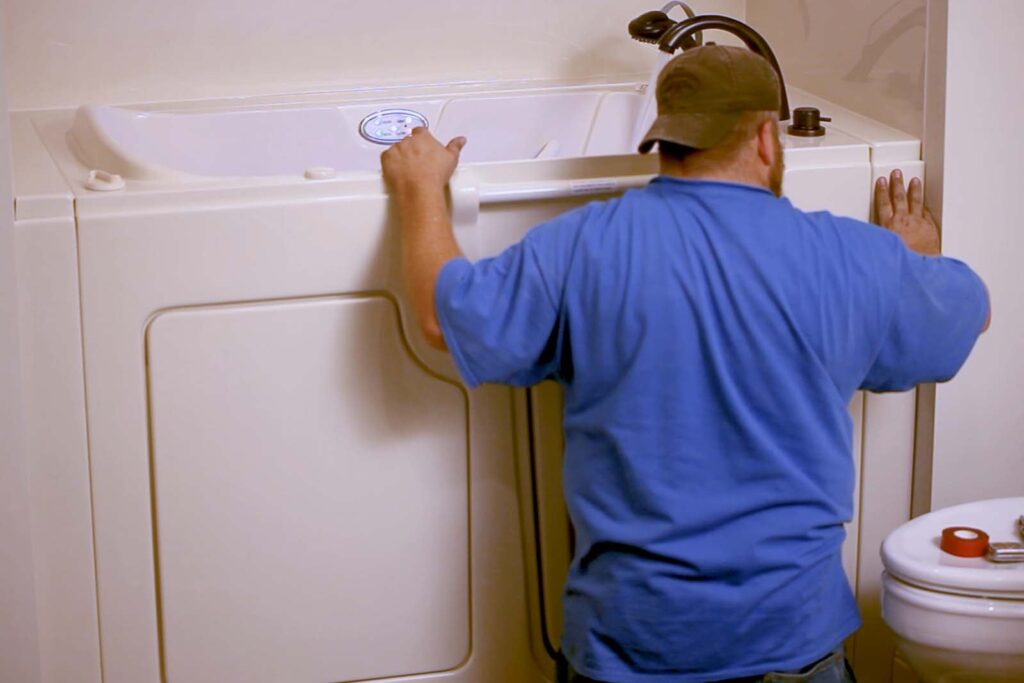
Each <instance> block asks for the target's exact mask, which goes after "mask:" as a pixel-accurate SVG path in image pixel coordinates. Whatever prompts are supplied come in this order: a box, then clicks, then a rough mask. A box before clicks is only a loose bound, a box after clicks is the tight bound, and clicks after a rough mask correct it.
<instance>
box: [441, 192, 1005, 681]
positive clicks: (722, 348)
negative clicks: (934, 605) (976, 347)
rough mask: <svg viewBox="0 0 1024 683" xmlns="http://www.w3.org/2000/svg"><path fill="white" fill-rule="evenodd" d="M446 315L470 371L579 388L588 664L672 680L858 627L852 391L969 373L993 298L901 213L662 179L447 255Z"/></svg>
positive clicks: (816, 645) (799, 652) (569, 484)
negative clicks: (464, 254) (848, 567)
mask: <svg viewBox="0 0 1024 683" xmlns="http://www.w3.org/2000/svg"><path fill="white" fill-rule="evenodd" d="M436 309H437V315H438V319H439V320H440V323H441V327H442V330H443V333H444V338H445V341H446V343H447V344H448V348H449V350H450V351H451V353H452V356H453V357H454V359H455V362H456V364H457V366H458V368H459V371H460V373H461V374H462V376H463V378H464V380H465V381H466V383H467V384H468V385H470V386H475V385H477V384H479V383H482V382H500V383H505V384H513V385H522V386H525V385H530V384H533V383H535V382H538V381H540V380H542V379H545V378H549V377H550V378H555V379H557V380H559V381H560V382H561V383H562V384H563V385H564V387H565V414H564V426H565V441H566V446H565V466H564V480H565V497H566V503H567V505H568V508H569V514H570V517H571V519H572V523H573V526H574V528H575V531H576V554H575V557H574V559H573V563H572V567H571V569H570V574H569V579H568V582H567V585H566V589H565V594H564V599H563V600H564V608H565V618H564V621H565V632H564V635H563V639H562V648H563V650H564V652H565V654H566V656H567V657H568V659H569V661H570V662H571V663H572V665H573V667H574V668H575V669H576V670H577V671H579V672H580V673H582V674H584V675H587V676H590V677H593V678H597V679H602V680H612V681H617V682H622V683H633V682H635V683H648V682H658V683H675V682H683V681H707V680H712V679H724V678H732V677H738V676H746V675H756V674H761V673H764V672H767V671H770V670H783V669H791V668H795V667H799V666H802V665H804V664H807V663H809V662H810V661H812V660H814V659H816V658H818V657H820V656H823V655H825V654H826V653H828V652H829V651H830V650H832V649H834V648H835V647H836V646H837V645H838V644H840V643H841V642H842V640H843V639H844V638H845V637H846V636H847V635H848V634H850V633H851V632H852V631H854V630H855V629H856V628H857V626H858V625H859V617H858V614H857V608H856V604H855V602H854V599H853V596H852V594H851V591H850V588H849V585H848V583H847V581H846V577H845V575H844V573H843V568H842V563H841V556H840V549H841V545H842V542H843V538H844V531H843V523H844V522H846V521H848V520H849V519H850V518H851V516H852V505H853V500H852V493H853V484H854V465H853V460H852V457H851V452H850V449H851V443H852V425H851V421H850V417H849V414H848V412H847V405H848V404H849V402H850V400H851V398H852V396H853V393H854V392H855V391H856V390H857V389H858V388H864V389H871V390H878V391H894V390H904V389H908V388H911V387H912V386H914V385H915V384H917V383H920V382H925V381H942V380H945V379H948V378H950V377H952V376H953V375H954V374H955V373H956V372H957V370H958V369H959V368H960V366H961V364H962V363H963V362H964V360H965V359H966V357H967V355H968V353H969V352H970V349H971V348H972V346H973V344H974V342H975V340H976V338H977V336H978V334H979V332H980V330H981V327H982V324H983V321H984V319H985V317H986V313H987V310H988V302H987V296H986V293H985V291H984V286H983V285H982V283H981V281H980V280H979V279H978V277H977V276H976V275H975V274H974V273H973V272H972V271H971V270H970V269H969V268H968V267H967V266H965V265H964V264H962V263H960V262H959V261H956V260H953V259H949V258H941V257H939V258H933V257H924V256H920V255H917V254H914V253H912V252H910V251H909V250H908V249H907V248H906V247H905V246H904V245H903V242H902V241H901V240H900V238H899V237H898V236H896V235H894V234H892V233H890V232H888V231H886V230H883V229H881V228H878V227H875V226H871V225H868V224H866V223H862V222H860V221H856V220H853V219H847V218H838V217H835V216H832V215H831V214H828V213H824V212H822V213H804V212H802V211H799V210H797V209H795V208H793V206H792V205H791V204H790V203H789V201H788V200H786V199H779V198H776V197H775V196H773V195H772V194H771V193H770V192H768V191H767V190H763V189H760V188H755V187H751V186H746V185H737V184H732V183H722V182H713V181H696V180H681V179H675V178H668V177H659V178H657V179H655V180H654V181H653V182H652V183H651V184H650V185H649V186H647V187H645V188H643V189H640V190H634V191H630V192H627V193H626V194H625V195H623V196H622V197H620V198H617V199H614V200H611V201H607V202H600V203H592V204H589V205H587V206H584V207H582V208H580V209H577V210H574V211H570V212H569V213H566V214H564V215H562V216H559V217H558V218H556V219H554V220H552V221H550V222H548V223H545V224H543V225H540V226H538V227H536V228H534V229H533V230H532V231H531V232H530V233H529V234H528V235H527V236H526V237H525V239H524V240H523V241H522V242H520V243H518V244H516V245H514V246H512V247H510V248H509V249H507V250H506V251H505V252H503V253H502V254H500V255H498V256H497V257H495V258H492V259H484V260H482V261H479V262H477V263H472V264H471V263H470V262H468V261H466V260H465V259H455V260H453V261H450V262H449V263H447V264H446V265H445V267H444V268H443V270H442V272H441V274H440V276H439V278H438V281H437V285H436Z"/></svg>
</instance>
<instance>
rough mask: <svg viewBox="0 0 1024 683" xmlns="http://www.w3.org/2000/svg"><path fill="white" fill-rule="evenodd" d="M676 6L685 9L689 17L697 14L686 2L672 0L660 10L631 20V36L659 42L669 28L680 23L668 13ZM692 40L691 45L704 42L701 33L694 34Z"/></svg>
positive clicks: (645, 40) (635, 38) (643, 40)
mask: <svg viewBox="0 0 1024 683" xmlns="http://www.w3.org/2000/svg"><path fill="white" fill-rule="evenodd" d="M675 7H678V8H680V9H681V10H683V12H684V13H685V14H686V17H687V18H688V19H692V18H693V17H694V16H696V15H695V13H694V11H693V9H691V8H690V6H689V5H687V4H686V3H685V2H680V1H679V0H670V2H669V3H668V4H666V5H665V6H664V7H662V8H661V9H660V10H653V11H651V12H644V13H643V14H641V15H640V16H638V17H637V18H636V19H634V20H633V21H631V22H629V36H630V37H631V38H632V39H633V40H637V41H640V42H641V43H651V44H657V43H658V42H659V41H660V40H661V38H662V36H664V35H665V34H666V33H668V31H669V29H671V28H672V27H673V26H675V25H676V24H677V23H679V22H677V21H675V20H674V19H672V18H671V17H669V16H668V13H669V12H671V11H672V9H673V8H675ZM691 42H692V45H690V46H693V45H700V44H701V43H702V42H703V41H702V39H701V35H700V33H697V34H696V35H695V36H693V40H692V41H691ZM690 46H688V47H690Z"/></svg>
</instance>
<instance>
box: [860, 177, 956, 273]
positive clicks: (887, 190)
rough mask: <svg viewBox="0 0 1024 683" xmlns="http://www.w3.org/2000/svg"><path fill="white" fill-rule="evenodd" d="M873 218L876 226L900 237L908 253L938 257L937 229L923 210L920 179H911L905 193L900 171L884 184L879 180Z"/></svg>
mask: <svg viewBox="0 0 1024 683" xmlns="http://www.w3.org/2000/svg"><path fill="white" fill-rule="evenodd" d="M908 194H909V198H908ZM875 215H876V216H877V220H878V224H879V225H881V226H882V227H883V228H885V229H886V230H891V231H893V232H894V233H896V234H897V235H899V236H900V237H902V238H903V241H904V242H905V243H906V245H907V247H908V248H909V249H911V250H912V251H916V252H917V253H919V254H924V255H925V256H938V255H939V254H941V253H942V249H941V247H940V246H939V227H938V226H937V225H936V224H935V219H934V218H932V214H931V211H929V210H928V209H926V208H925V206H924V187H923V186H922V184H921V179H920V178H913V179H911V181H910V192H909V193H908V192H907V190H906V188H905V187H904V185H903V172H902V171H901V170H899V169H896V170H895V171H893V172H892V174H891V175H890V176H889V180H888V181H886V179H885V178H884V177H882V178H879V179H878V182H876V183H875Z"/></svg>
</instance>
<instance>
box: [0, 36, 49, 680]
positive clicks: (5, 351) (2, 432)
mask: <svg viewBox="0 0 1024 683" xmlns="http://www.w3.org/2000/svg"><path fill="white" fill-rule="evenodd" d="M0 30H2V19H0ZM2 42H3V37H2V35H0V43H2ZM2 67H3V64H2V63H0V112H2V113H3V114H4V118H3V124H2V125H0V681H12V682H13V681H17V682H18V683H34V682H35V681H38V680H39V658H38V657H39V646H38V641H37V636H36V612H35V597H34V596H35V582H34V578H33V568H32V541H31V537H30V535H29V528H30V520H29V505H28V463H26V462H25V461H24V453H25V452H24V448H23V443H24V442H23V430H22V405H21V374H20V373H21V371H20V367H19V358H20V353H19V345H18V334H17V330H18V325H17V322H18V298H17V292H18V288H17V280H16V277H15V274H16V269H15V258H14V254H15V251H14V212H13V207H14V200H13V198H12V196H11V139H10V127H9V126H8V125H7V124H6V112H7V100H6V95H5V93H6V90H5V88H4V72H3V68H2Z"/></svg>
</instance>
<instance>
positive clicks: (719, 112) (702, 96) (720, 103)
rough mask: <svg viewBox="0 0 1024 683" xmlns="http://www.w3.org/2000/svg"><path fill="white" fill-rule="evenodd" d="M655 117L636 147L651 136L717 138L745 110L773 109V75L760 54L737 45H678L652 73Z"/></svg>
mask: <svg viewBox="0 0 1024 683" xmlns="http://www.w3.org/2000/svg"><path fill="white" fill-rule="evenodd" d="M655 92H656V96H657V99H658V118H656V119H655V120H654V124H653V125H652V126H651V129H650V130H649V131H647V135H646V136H644V140H643V142H641V143H640V147H639V151H640V153H641V154H646V153H647V152H649V151H651V148H652V147H653V146H654V143H655V142H659V141H664V142H673V143H675V144H677V145H683V146H685V147H693V148H695V149H708V148H709V147H714V146H715V145H717V144H719V143H721V142H722V141H724V140H725V138H726V137H728V136H729V134H730V133H731V132H732V131H733V129H734V128H735V127H736V124H737V123H738V122H739V119H740V116H741V115H742V114H743V112H747V111H777V110H778V109H779V106H780V99H781V94H780V92H781V91H780V89H779V78H778V76H776V74H775V69H773V68H772V67H771V65H770V64H769V63H768V62H767V61H766V60H765V59H764V58H763V57H761V56H760V55H758V54H756V53H754V52H751V51H750V50H747V49H744V48H741V47H731V46H726V45H706V46H704V47H696V48H692V49H689V50H684V51H683V53H682V54H681V55H679V56H677V57H675V58H674V59H673V60H672V61H670V62H669V63H668V64H666V65H665V68H664V69H662V70H661V75H660V76H658V86H657V90H656V91H655Z"/></svg>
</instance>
